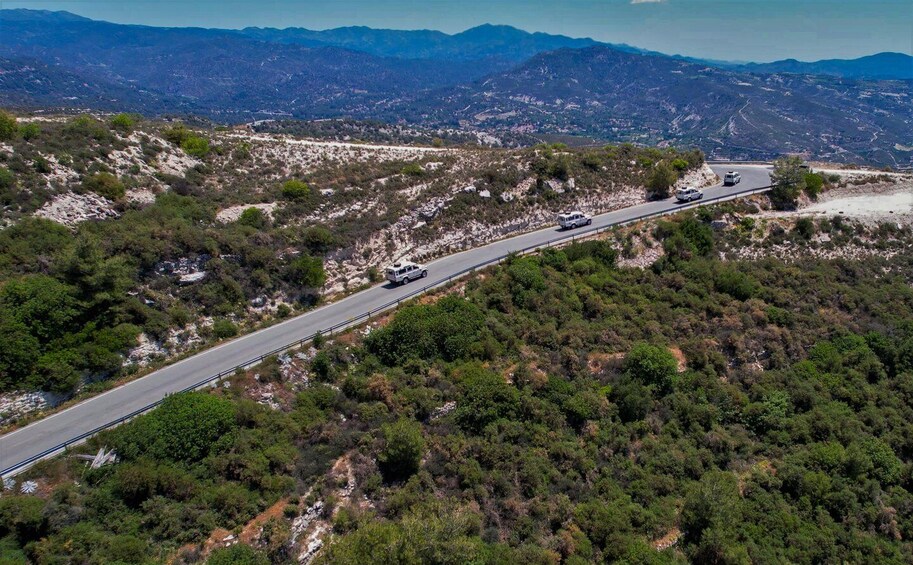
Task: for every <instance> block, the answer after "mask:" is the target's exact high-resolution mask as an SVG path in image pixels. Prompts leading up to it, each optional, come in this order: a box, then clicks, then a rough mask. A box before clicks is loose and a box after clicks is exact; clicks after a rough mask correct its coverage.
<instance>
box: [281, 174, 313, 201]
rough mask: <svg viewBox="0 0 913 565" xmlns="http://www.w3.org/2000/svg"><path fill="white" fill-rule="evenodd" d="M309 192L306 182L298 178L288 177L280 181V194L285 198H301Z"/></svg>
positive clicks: (309, 188)
mask: <svg viewBox="0 0 913 565" xmlns="http://www.w3.org/2000/svg"><path fill="white" fill-rule="evenodd" d="M310 194H311V187H310V186H308V183H306V182H304V181H300V180H298V179H290V180H287V181H285V182H284V183H282V196H283V198H285V199H286V200H302V199H304V198H307V197H308V196H309V195H310Z"/></svg>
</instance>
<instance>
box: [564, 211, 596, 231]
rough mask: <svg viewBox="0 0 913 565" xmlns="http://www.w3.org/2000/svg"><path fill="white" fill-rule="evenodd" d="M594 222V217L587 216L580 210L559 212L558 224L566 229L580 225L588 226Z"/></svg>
mask: <svg viewBox="0 0 913 565" xmlns="http://www.w3.org/2000/svg"><path fill="white" fill-rule="evenodd" d="M592 223H593V218H591V217H589V216H587V215H586V214H584V213H583V212H581V211H580V210H574V211H573V212H564V213H563V214H558V225H559V226H561V227H562V228H564V229H566V230H569V229H572V228H579V227H580V226H588V225H590V224H592Z"/></svg>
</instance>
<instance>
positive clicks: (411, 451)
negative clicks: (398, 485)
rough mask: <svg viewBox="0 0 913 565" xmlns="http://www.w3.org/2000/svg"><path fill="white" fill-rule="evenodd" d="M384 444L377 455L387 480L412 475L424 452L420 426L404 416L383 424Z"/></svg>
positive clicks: (423, 440)
mask: <svg viewBox="0 0 913 565" xmlns="http://www.w3.org/2000/svg"><path fill="white" fill-rule="evenodd" d="M383 430H384V440H385V444H384V447H383V449H382V450H381V452H380V453H379V454H378V456H377V461H378V463H379V464H380V468H381V472H383V474H384V477H385V478H386V479H387V480H403V479H408V478H409V477H411V476H412V475H414V474H415V473H416V472H417V471H418V468H419V465H420V464H421V462H422V454H423V453H424V452H425V438H423V437H422V426H421V425H420V424H419V423H418V422H416V421H414V420H407V419H405V418H403V419H400V420H397V421H396V422H394V423H392V424H388V425H386V426H384V428H383Z"/></svg>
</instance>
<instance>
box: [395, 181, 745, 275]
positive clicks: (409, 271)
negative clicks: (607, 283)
mask: <svg viewBox="0 0 913 565" xmlns="http://www.w3.org/2000/svg"><path fill="white" fill-rule="evenodd" d="M740 182H742V175H741V173H738V172H736V171H729V172H727V173H726V175H725V176H724V177H723V185H724V186H734V185H736V184H739V183H740ZM703 197H704V193H703V191H701V190H700V189H697V188H694V187H693V186H688V187H684V188H679V189H678V190H676V191H675V199H676V200H677V201H679V202H693V201H695V200H700V199H702V198H703ZM592 223H593V218H592V216H590V215H589V214H584V213H583V212H581V211H580V210H573V211H570V212H562V213H561V214H558V225H559V226H561V228H562V229H566V230H569V229H574V228H579V227H581V226H588V225H590V224H592ZM427 276H428V269H426V268H425V267H424V266H423V265H419V264H418V263H413V262H412V261H405V260H404V261H398V262H396V263H393V265H391V266H389V267H387V270H386V277H387V280H388V281H390V282H391V283H393V284H407V283H409V282H410V281H414V280H416V279H422V278H425V277H427Z"/></svg>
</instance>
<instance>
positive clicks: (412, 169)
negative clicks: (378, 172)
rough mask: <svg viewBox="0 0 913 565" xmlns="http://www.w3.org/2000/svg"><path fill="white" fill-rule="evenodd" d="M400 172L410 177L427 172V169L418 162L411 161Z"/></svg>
mask: <svg viewBox="0 0 913 565" xmlns="http://www.w3.org/2000/svg"><path fill="white" fill-rule="evenodd" d="M400 173H402V174H404V175H407V176H410V177H420V176H422V175H424V174H425V169H423V168H422V166H421V165H419V164H418V163H409V164H408V165H406V166H404V167H403V168H402V170H401V171H400Z"/></svg>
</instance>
